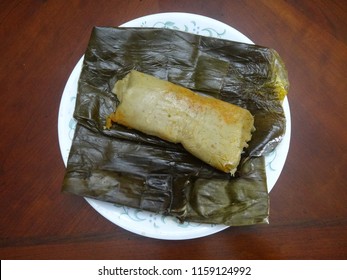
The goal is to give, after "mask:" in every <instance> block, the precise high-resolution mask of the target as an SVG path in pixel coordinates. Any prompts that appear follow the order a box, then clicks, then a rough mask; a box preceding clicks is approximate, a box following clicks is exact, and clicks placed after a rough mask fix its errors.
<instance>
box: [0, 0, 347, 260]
mask: <svg viewBox="0 0 347 280" xmlns="http://www.w3.org/2000/svg"><path fill="white" fill-rule="evenodd" d="M170 11H171V12H189V13H196V14H201V15H205V16H208V17H212V18H215V19H217V20H220V21H222V22H224V23H226V24H228V25H231V26H233V27H234V28H236V29H238V30H239V31H240V32H242V33H244V34H245V35H246V36H248V37H249V38H251V39H252V40H253V41H254V42H256V43H257V44H261V45H265V46H269V47H272V48H274V49H276V50H277V51H278V52H279V54H280V55H281V56H282V58H283V60H284V61H285V63H286V65H287V68H288V72H289V78H290V83H291V87H290V92H289V95H288V100H289V104H290V108H291V121H292V135H291V145H290V151H289V154H288V157H287V161H286V164H285V167H284V169H283V172H282V174H281V176H280V178H279V180H278V182H277V184H276V186H275V187H274V189H273V190H272V191H271V193H270V199H271V211H270V224H269V225H262V226H250V227H234V228H228V229H226V230H224V231H222V232H220V233H218V234H214V235H211V236H208V237H204V238H199V239H194V240H185V241H164V240H156V239H149V238H146V237H142V236H138V235H135V234H133V233H130V232H128V231H125V230H123V229H121V228H119V227H117V226H115V225H113V224H112V223H110V222H109V221H107V220H106V219H104V218H103V217H101V216H100V215H99V214H98V213H97V212H96V211H95V210H93V209H92V208H91V207H90V206H88V204H87V203H86V202H85V201H84V200H83V199H82V198H80V197H75V196H72V195H67V194H62V193H61V191H60V189H61V183H62V179H63V176H64V171H65V168H64V164H63V161H62V159H61V155H60V150H59V144H58V135H57V117H58V109H59V102H60V99H61V95H62V92H63V89H64V86H65V83H66V81H67V79H68V77H69V75H70V73H71V71H72V69H73V67H74V66H75V64H76V63H77V61H78V60H79V59H80V57H81V56H82V55H83V53H84V50H85V48H86V45H87V43H88V40H89V35H90V32H91V28H92V27H93V26H118V25H120V24H122V23H124V22H126V21H128V20H131V19H133V18H136V17H139V16H143V15H148V14H153V13H159V12H170ZM346 18H347V4H346V2H345V1H337V0H336V1H324V0H315V1H309V0H300V1H298V0H288V1H284V0H278V1H276V0H274V1H266V0H263V1H228V0H217V1H200V0H198V1H181V0H176V1H168V0H164V1H159V0H158V1H154V0H142V1H135V0H129V1H104V0H102V1H91V0H89V1H78V0H73V1H28V0H15V1H1V2H0V38H1V41H0V56H1V65H0V90H1V91H0V92H1V94H0V114H1V115H0V131H1V138H0V184H1V188H0V199H1V203H0V257H1V259H346V258H347V207H346V203H347V191H346V188H347V180H346V170H347V157H346V154H347V151H346V143H347V132H346V119H347V114H346V110H345V107H346V105H347V94H346V92H347V80H346V78H345V76H346V72H347V20H346Z"/></svg>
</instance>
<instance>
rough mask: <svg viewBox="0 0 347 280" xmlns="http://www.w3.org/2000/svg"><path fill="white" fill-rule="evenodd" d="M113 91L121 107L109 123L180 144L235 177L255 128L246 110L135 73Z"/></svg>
mask: <svg viewBox="0 0 347 280" xmlns="http://www.w3.org/2000/svg"><path fill="white" fill-rule="evenodd" d="M113 93H115V94H116V95H117V98H118V100H119V101H120V104H119V105H118V106H117V109H116V110H115V112H114V113H112V114H111V115H110V118H109V120H108V121H109V123H110V121H113V122H116V123H118V124H121V125H124V126H127V127H129V128H133V129H136V130H139V131H141V132H144V133H146V134H149V135H153V136H158V137H160V138H162V139H164V140H167V141H170V142H173V143H181V144H182V146H183V147H184V148H185V149H186V150H187V151H188V152H190V153H191V154H193V155H194V156H196V157H197V158H199V159H201V160H203V161H204V162H206V163H208V164H210V165H211V166H213V167H215V168H217V169H219V170H222V171H224V172H229V173H231V174H234V173H235V171H236V168H237V166H238V164H239V162H240V158H241V153H242V150H243V149H244V148H245V147H247V141H249V140H250V139H251V132H252V130H253V116H252V115H251V113H250V112H249V111H248V110H246V109H243V108H241V107H238V106H236V105H232V104H230V103H227V102H224V101H221V100H219V99H216V98H213V97H208V96H203V95H200V94H197V93H195V92H192V91H191V90H189V89H187V88H184V87H181V86H178V85H175V84H173V83H170V82H168V81H164V80H160V79H157V78H155V77H153V76H150V75H147V74H144V73H141V72H138V71H135V70H133V71H131V72H130V73H129V74H128V75H127V76H126V77H125V78H123V79H122V80H119V81H118V82H117V83H116V84H115V86H114V89H113Z"/></svg>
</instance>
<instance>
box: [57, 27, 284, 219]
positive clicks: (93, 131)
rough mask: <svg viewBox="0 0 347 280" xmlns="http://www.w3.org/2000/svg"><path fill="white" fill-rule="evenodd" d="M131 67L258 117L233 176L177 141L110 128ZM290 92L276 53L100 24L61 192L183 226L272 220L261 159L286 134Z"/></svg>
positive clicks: (86, 64) (84, 74)
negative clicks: (116, 90)
mask: <svg viewBox="0 0 347 280" xmlns="http://www.w3.org/2000/svg"><path fill="white" fill-rule="evenodd" d="M134 69H135V70H138V71H140V72H143V73H146V74H149V75H152V76H155V77H157V78H160V79H162V80H167V81H170V82H172V83H175V84H178V85H180V86H183V87H185V88H188V89H190V90H192V91H195V92H199V93H202V94H205V95H210V96H213V97H214V98H218V99H221V100H223V101H225V102H229V103H232V104H235V105H237V106H240V107H242V108H245V109H247V110H249V111H250V112H251V114H252V115H253V116H254V126H255V128H256V130H255V132H254V133H253V134H252V140H251V141H249V143H248V144H249V146H248V148H246V150H245V154H243V156H242V158H241V161H240V164H239V166H238V169H237V171H236V173H235V176H234V177H232V176H231V175H230V174H226V173H224V172H221V171H218V170H216V169H215V168H213V167H211V166H209V165H208V164H206V163H204V162H203V161H201V160H199V159H197V158H196V157H194V156H192V155H191V154H190V153H188V152H186V151H185V150H184V149H183V148H182V146H181V145H179V144H174V143H170V142H167V141H165V140H163V139H160V138H158V137H156V136H151V135H148V134H146V133H142V132H140V131H137V130H134V129H129V128H127V127H125V126H122V125H119V124H117V123H113V124H112V126H111V127H110V129H105V125H106V123H105V120H106V118H107V116H109V115H110V114H112V113H113V112H114V110H115V108H116V109H117V106H118V105H119V100H118V98H117V96H116V95H115V94H113V93H112V88H113V86H114V84H115V83H116V82H117V81H118V80H121V79H123V78H124V77H125V76H126V75H127V74H128V73H129V72H130V71H131V70H134ZM287 90H288V80H287V76H286V70H285V67H284V65H283V63H282V61H281V59H280V57H279V56H278V54H277V53H276V52H275V51H274V50H272V49H270V48H266V47H261V46H257V45H250V44H243V43H238V42H233V41H228V40H221V39H216V38H210V37H203V36H198V35H193V34H189V33H185V32H181V31H177V30H169V29H155V28H113V27H96V28H94V29H93V32H92V34H91V38H90V40H89V43H88V47H87V50H86V52H85V56H84V61H83V67H82V71H81V75H80V78H79V82H78V92H77V98H76V106H75V111H74V117H75V119H76V120H77V127H76V131H75V135H74V138H73V142H72V147H71V150H70V155H69V159H68V163H67V168H66V174H65V178H64V182H63V190H64V191H66V192H70V193H73V194H76V195H81V196H86V197H92V198H95V199H99V200H103V201H108V202H113V203H118V204H121V205H127V206H131V207H135V208H139V209H145V210H149V211H152V212H157V213H166V214H169V215H173V216H175V217H177V218H179V219H180V220H181V221H198V222H206V223H224V224H227V225H245V224H256V223H264V222H267V218H268V210H269V209H268V207H269V204H268V203H269V201H268V199H269V197H268V193H267V186H266V172H265V164H264V155H266V154H267V153H269V152H270V151H272V150H273V149H274V148H275V147H276V145H277V144H278V143H279V142H280V141H281V139H282V137H283V135H284V133H285V124H286V120H285V115H284V112H283V108H282V100H283V98H284V96H285V95H286V93H287Z"/></svg>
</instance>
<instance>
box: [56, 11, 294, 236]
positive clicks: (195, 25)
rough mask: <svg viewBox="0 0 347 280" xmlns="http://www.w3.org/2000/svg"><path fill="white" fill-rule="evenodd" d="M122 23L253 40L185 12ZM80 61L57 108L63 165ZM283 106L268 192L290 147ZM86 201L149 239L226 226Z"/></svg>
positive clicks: (268, 170)
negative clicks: (282, 129) (282, 132)
mask: <svg viewBox="0 0 347 280" xmlns="http://www.w3.org/2000/svg"><path fill="white" fill-rule="evenodd" d="M121 26H122V27H156V28H170V29H176V30H181V31H186V32H190V33H194V34H198V35H203V36H213V37H216V38H222V39H227V40H233V41H239V42H243V43H250V44H252V43H253V42H252V41H251V40H250V39H249V38H247V37H246V36H245V35H243V34H242V33H240V32H239V31H237V30H236V29H234V28H232V27H230V26H228V25H226V24H224V23H222V22H220V21H217V20H214V19H211V18H208V17H205V16H200V15H195V14H188V13H161V14H154V15H148V16H144V17H141V18H137V19H134V20H131V21H129V22H127V23H125V24H123V25H121ZM82 63H83V57H82V58H81V59H80V60H79V61H78V63H77V64H76V66H75V68H74V69H73V71H72V73H71V75H70V77H69V79H68V81H67V84H66V86H65V89H64V92H63V95H62V98H61V103H60V108H59V116H58V135H59V145H60V150H61V154H62V157H63V160H64V163H65V166H66V164H67V159H68V156H69V151H70V147H71V144H72V138H73V135H74V131H75V126H76V121H75V120H74V118H73V112H74V109H75V100H76V94H77V84H78V79H79V75H80V72H81V68H82ZM283 108H284V112H285V115H286V120H287V128H286V134H285V136H284V138H283V140H282V142H281V143H280V144H279V145H278V147H277V148H276V149H275V150H274V151H273V152H272V153H271V154H270V155H268V156H267V157H266V175H267V183H268V189H269V191H271V189H272V188H273V186H274V185H275V183H276V181H277V179H278V177H279V176H280V174H281V171H282V169H283V166H284V163H285V160H286V157H287V154H288V150H289V142H290V133H291V122H290V109H289V104H288V100H287V98H285V100H284V102H283ZM86 200H87V202H88V203H89V204H90V205H91V206H92V207H93V208H94V209H95V210H96V211H97V212H98V213H100V214H101V215H102V216H104V217H105V218H106V219H108V220H109V221H111V222H113V223H114V224H116V225H118V226H120V227H122V228H124V229H126V230H128V231H131V232H133V233H136V234H140V235H143V236H147V237H151V238H158V239H169V240H181V239H192V238H198V237H203V236H207V235H210V234H213V233H216V232H219V231H221V230H223V229H225V228H227V226H225V225H210V224H197V223H190V222H185V223H179V222H178V221H177V220H176V219H175V218H173V217H168V216H163V215H160V214H155V213H150V212H147V211H143V210H138V209H133V208H129V207H125V206H118V205H115V204H112V203H107V202H102V201H98V200H95V199H90V198H86Z"/></svg>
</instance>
